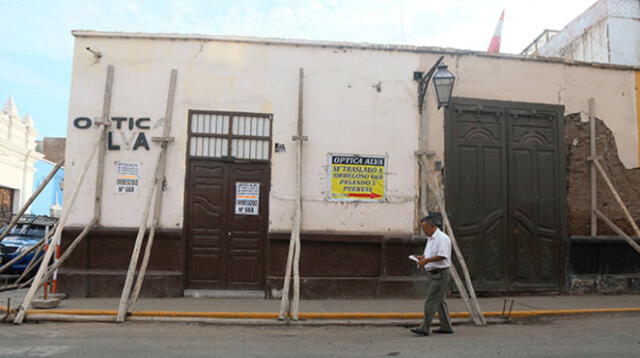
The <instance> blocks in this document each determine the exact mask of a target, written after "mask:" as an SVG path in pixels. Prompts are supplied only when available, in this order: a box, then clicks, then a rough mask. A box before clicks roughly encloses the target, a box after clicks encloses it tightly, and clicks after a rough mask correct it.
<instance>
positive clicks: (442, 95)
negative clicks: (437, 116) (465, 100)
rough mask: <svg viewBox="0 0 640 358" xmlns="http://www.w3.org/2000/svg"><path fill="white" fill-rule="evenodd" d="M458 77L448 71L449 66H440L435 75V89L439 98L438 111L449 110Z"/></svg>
mask: <svg viewBox="0 0 640 358" xmlns="http://www.w3.org/2000/svg"><path fill="white" fill-rule="evenodd" d="M455 81H456V76H454V75H453V73H451V72H449V70H447V65H440V66H438V70H437V71H436V74H435V75H433V87H435V88H436V97H437V98H438V109H440V107H445V108H449V102H451V92H453V83H454V82H455Z"/></svg>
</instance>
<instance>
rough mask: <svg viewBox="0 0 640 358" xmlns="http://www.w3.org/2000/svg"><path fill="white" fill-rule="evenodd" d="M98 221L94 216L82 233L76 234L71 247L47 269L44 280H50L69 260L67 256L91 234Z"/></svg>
mask: <svg viewBox="0 0 640 358" xmlns="http://www.w3.org/2000/svg"><path fill="white" fill-rule="evenodd" d="M96 222H97V220H96V218H93V219H91V221H89V223H88V224H87V225H85V227H84V229H82V231H81V232H80V234H78V236H76V238H75V239H73V241H72V242H71V244H70V245H69V247H67V248H66V250H64V253H63V254H62V256H61V257H60V258H59V259H58V261H56V262H54V263H53V265H51V267H50V268H49V269H48V270H47V274H46V276H45V277H44V279H43V281H47V280H49V278H50V277H51V276H53V273H54V272H55V271H56V270H57V269H59V268H60V267H61V266H62V264H63V263H64V262H65V261H66V260H67V258H69V256H70V255H71V253H72V252H73V250H75V248H76V247H77V246H78V245H79V244H80V242H82V240H83V239H84V238H85V237H86V236H87V235H88V234H89V231H90V230H91V228H92V227H93V226H94V225H95V224H96Z"/></svg>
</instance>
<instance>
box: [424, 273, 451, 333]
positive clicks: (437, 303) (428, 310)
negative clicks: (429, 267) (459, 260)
mask: <svg viewBox="0 0 640 358" xmlns="http://www.w3.org/2000/svg"><path fill="white" fill-rule="evenodd" d="M425 275H426V277H427V299H426V300H425V301H424V321H423V322H422V324H421V325H420V328H421V329H422V330H423V331H424V333H426V334H429V330H430V328H431V320H432V319H433V315H434V314H435V313H436V312H438V317H439V319H440V330H442V331H446V332H453V329H452V328H451V319H450V318H449V308H448V307H447V302H446V301H445V299H446V297H447V290H448V288H449V283H450V282H451V271H450V269H448V268H446V269H439V270H437V272H435V273H433V272H426V273H425Z"/></svg>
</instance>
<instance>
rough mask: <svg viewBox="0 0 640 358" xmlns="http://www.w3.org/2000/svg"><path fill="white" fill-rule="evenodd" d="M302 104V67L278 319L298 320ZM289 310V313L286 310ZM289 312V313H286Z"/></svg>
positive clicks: (305, 138)
mask: <svg viewBox="0 0 640 358" xmlns="http://www.w3.org/2000/svg"><path fill="white" fill-rule="evenodd" d="M303 104H304V69H302V68H300V69H299V71H298V128H297V133H296V135H295V136H293V137H292V139H293V140H296V141H297V142H298V146H297V157H296V200H295V214H294V218H293V227H292V230H291V239H290V242H289V253H288V255H287V267H286V269H285V278H284V287H283V288H282V301H281V303H280V314H279V317H278V319H285V318H286V319H288V318H289V317H290V318H292V319H293V320H296V321H297V320H298V313H299V307H300V246H301V244H300V231H301V226H302V143H303V142H304V141H307V140H308V139H309V138H308V137H307V136H304V135H303ZM292 271H293V303H290V301H289V289H290V282H289V281H290V278H291V272H292ZM289 310H291V312H290V313H289V312H288V311H289ZM287 313H289V314H287Z"/></svg>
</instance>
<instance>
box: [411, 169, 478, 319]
mask: <svg viewBox="0 0 640 358" xmlns="http://www.w3.org/2000/svg"><path fill="white" fill-rule="evenodd" d="M423 163H424V167H425V168H428V166H427V163H426V158H423ZM426 179H427V181H428V184H429V187H430V189H431V191H432V192H433V193H434V194H435V195H434V196H435V198H436V201H437V202H438V207H440V211H441V214H442V218H443V219H444V222H445V225H446V226H447V228H448V229H449V232H448V234H449V238H450V239H451V245H452V246H453V252H454V253H455V254H456V257H457V258H458V263H459V264H460V268H461V269H462V273H463V275H464V280H465V282H466V285H467V290H468V291H469V297H470V300H471V307H472V308H473V310H474V311H475V316H477V317H478V318H479V321H475V320H474V323H475V324H476V325H483V326H486V325H487V321H486V319H485V318H484V315H483V314H482V309H481V308H480V304H479V303H478V298H477V297H476V292H475V290H474V288H473V283H472V282H471V275H470V274H469V269H468V268H467V262H466V261H465V259H464V256H463V255H462V251H461V250H460V247H459V246H458V241H457V240H456V237H455V234H454V233H453V229H452V228H453V227H452V226H451V222H450V221H449V216H448V215H447V211H446V210H444V208H445V203H444V198H443V197H442V190H440V187H439V186H438V185H437V182H436V181H435V179H434V178H433V175H431V174H430V172H429V171H428V172H427V177H426ZM470 313H471V312H470ZM473 316H474V314H473V313H472V317H473Z"/></svg>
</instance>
